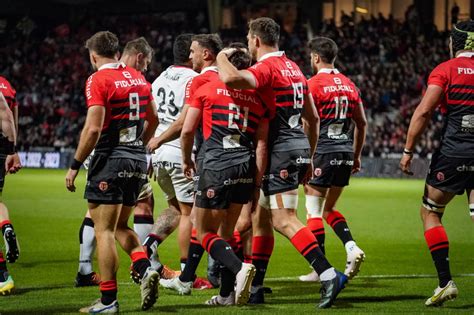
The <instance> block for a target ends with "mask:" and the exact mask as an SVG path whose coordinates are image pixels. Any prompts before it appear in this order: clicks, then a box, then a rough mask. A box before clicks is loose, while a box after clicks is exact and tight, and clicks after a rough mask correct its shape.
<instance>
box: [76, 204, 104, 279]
mask: <svg viewBox="0 0 474 315" xmlns="http://www.w3.org/2000/svg"><path fill="white" fill-rule="evenodd" d="M95 247H96V240H95V232H94V221H92V218H91V214H90V211H89V210H87V212H86V215H85V217H84V220H83V221H82V224H81V228H80V229H79V269H78V271H77V276H76V280H75V285H76V287H83V286H94V285H99V283H100V277H99V275H98V274H96V273H95V272H94V270H93V268H92V261H93V259H94V251H95Z"/></svg>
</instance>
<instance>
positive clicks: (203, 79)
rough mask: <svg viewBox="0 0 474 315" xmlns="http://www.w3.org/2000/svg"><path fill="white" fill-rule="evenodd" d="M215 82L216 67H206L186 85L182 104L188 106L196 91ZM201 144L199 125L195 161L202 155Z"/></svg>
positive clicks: (216, 78)
mask: <svg viewBox="0 0 474 315" xmlns="http://www.w3.org/2000/svg"><path fill="white" fill-rule="evenodd" d="M215 80H219V73H218V72H217V67H206V68H204V69H202V71H201V73H200V74H199V75H197V76H195V77H194V78H192V79H191V80H189V82H188V84H187V85H186V93H185V96H184V103H185V104H188V105H190V104H191V102H192V99H193V98H194V95H195V94H196V92H197V90H198V89H199V88H200V87H201V86H203V85H204V84H206V83H208V82H211V81H215ZM203 142H204V139H203V138H202V126H201V125H199V127H198V129H197V130H196V134H195V136H194V145H195V147H196V159H200V158H202V155H201V154H200V153H201V146H202V144H203Z"/></svg>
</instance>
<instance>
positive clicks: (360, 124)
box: [352, 102, 367, 174]
mask: <svg viewBox="0 0 474 315" xmlns="http://www.w3.org/2000/svg"><path fill="white" fill-rule="evenodd" d="M352 120H353V121H354V123H355V129H354V165H353V166H352V174H354V173H357V172H359V171H360V167H361V161H360V156H361V154H362V148H363V147H364V143H365V136H366V134H367V118H366V117H365V112H364V105H363V104H362V102H360V103H358V104H357V105H355V106H354V110H353V112H352Z"/></svg>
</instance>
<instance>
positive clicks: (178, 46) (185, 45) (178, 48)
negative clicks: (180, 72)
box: [173, 34, 194, 65]
mask: <svg viewBox="0 0 474 315" xmlns="http://www.w3.org/2000/svg"><path fill="white" fill-rule="evenodd" d="M193 36H194V35H193V34H181V35H178V36H176V38H175V40H174V44H173V57H174V64H176V65H182V64H185V63H187V62H188V61H189V48H190V47H191V42H192V38H193Z"/></svg>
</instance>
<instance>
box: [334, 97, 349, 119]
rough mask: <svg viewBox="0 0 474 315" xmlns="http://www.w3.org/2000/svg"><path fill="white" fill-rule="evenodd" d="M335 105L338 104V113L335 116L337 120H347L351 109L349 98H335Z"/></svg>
mask: <svg viewBox="0 0 474 315" xmlns="http://www.w3.org/2000/svg"><path fill="white" fill-rule="evenodd" d="M334 103H335V104H336V107H335V109H336V113H335V115H334V118H335V119H346V116H347V109H348V108H349V99H348V98H347V96H341V97H338V96H336V97H335V98H334Z"/></svg>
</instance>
